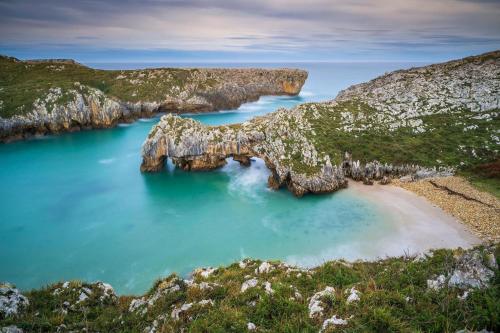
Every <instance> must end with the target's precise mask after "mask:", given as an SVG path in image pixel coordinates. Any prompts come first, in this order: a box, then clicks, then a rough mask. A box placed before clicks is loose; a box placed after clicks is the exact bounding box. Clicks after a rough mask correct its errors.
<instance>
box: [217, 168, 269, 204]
mask: <svg viewBox="0 0 500 333" xmlns="http://www.w3.org/2000/svg"><path fill="white" fill-rule="evenodd" d="M253 160H254V161H253V162H252V164H251V165H250V167H243V166H240V165H239V162H236V161H233V160H232V159H229V160H228V162H229V163H228V164H227V165H226V166H225V167H224V168H223V171H224V172H227V173H228V174H229V175H230V177H231V179H230V181H229V185H228V190H229V193H230V194H231V195H234V196H240V197H246V198H250V199H252V200H261V199H262V198H261V196H262V194H263V193H265V192H266V184H267V178H268V177H269V174H270V171H269V170H268V169H267V168H266V165H265V163H264V161H263V160H262V159H260V158H255V159H253Z"/></svg>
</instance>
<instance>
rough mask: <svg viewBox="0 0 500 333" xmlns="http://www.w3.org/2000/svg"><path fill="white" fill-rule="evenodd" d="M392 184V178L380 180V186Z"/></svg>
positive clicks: (385, 177)
mask: <svg viewBox="0 0 500 333" xmlns="http://www.w3.org/2000/svg"><path fill="white" fill-rule="evenodd" d="M391 182H392V181H391V178H389V177H387V176H384V177H383V178H382V179H381V180H380V182H379V184H380V185H388V184H390V183H391Z"/></svg>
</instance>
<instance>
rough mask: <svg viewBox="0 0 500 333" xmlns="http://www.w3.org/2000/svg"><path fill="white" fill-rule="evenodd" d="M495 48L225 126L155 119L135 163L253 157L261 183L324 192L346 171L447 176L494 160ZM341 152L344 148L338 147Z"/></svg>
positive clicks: (499, 64) (498, 55) (198, 166)
mask: <svg viewBox="0 0 500 333" xmlns="http://www.w3.org/2000/svg"><path fill="white" fill-rule="evenodd" d="M499 88H500V52H492V53H489V54H485V55H481V56H478V57H471V58H466V59H462V60H458V61H454V62H449V63H444V64H438V65H432V66H427V67H422V68H417V69H410V70H406V71H396V72H394V73H390V74H387V75H385V76H382V77H380V78H377V79H375V80H373V81H370V82H368V83H365V84H361V85H356V86H353V87H351V88H348V89H347V90H345V91H343V92H341V93H340V94H339V95H338V97H337V98H336V99H335V100H333V101H330V102H325V103H307V104H302V105H299V106H297V107H295V108H293V109H291V110H286V109H280V110H277V111H276V112H274V113H271V114H268V115H266V116H264V117H258V118H255V119H253V120H251V121H248V122H245V123H242V124H238V125H232V126H216V127H209V126H204V125H202V124H200V123H198V122H196V121H193V120H190V119H181V118H179V117H175V116H172V115H168V116H164V117H162V119H161V121H160V122H159V123H158V124H157V125H156V126H154V127H153V129H152V130H151V132H150V134H149V136H148V138H147V140H146V141H145V143H144V145H143V151H142V155H143V162H142V165H141V170H142V171H159V170H161V169H162V168H163V165H164V160H165V158H172V160H173V162H174V164H175V165H176V166H178V167H181V168H183V169H185V170H206V169H213V168H217V167H220V166H222V165H224V164H225V159H226V158H227V157H233V158H234V159H235V160H238V161H240V162H242V163H243V164H248V163H249V158H250V157H252V156H257V157H261V158H262V159H264V161H265V162H266V165H267V166H268V167H269V168H270V169H271V170H272V173H273V175H272V176H271V177H270V179H269V186H271V187H273V188H277V187H280V186H282V185H286V186H287V187H288V188H289V189H290V190H291V191H292V192H293V193H294V194H296V195H298V196H301V195H303V194H305V193H308V192H312V193H322V192H331V191H335V190H337V189H339V188H342V187H344V186H346V179H345V178H346V177H352V178H354V179H357V180H363V181H364V182H365V183H366V184H371V183H373V180H381V181H382V182H383V183H387V182H389V181H390V178H391V177H402V176H408V178H409V179H413V178H424V177H430V176H436V175H450V174H452V173H453V170H455V169H457V168H463V167H467V166H472V165H476V164H479V163H483V162H488V161H491V160H494V159H496V158H498V144H499V143H500V141H499V139H498V129H499V128H500V121H499V117H498V115H499V112H498V108H499V100H500V93H499V91H500V89H499ZM345 152H348V153H347V154H345Z"/></svg>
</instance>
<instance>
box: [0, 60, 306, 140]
mask: <svg viewBox="0 0 500 333" xmlns="http://www.w3.org/2000/svg"><path fill="white" fill-rule="evenodd" d="M306 78H307V72H306V71H302V70H296V69H275V70H265V69H204V68H200V69H196V68H186V69H175V68H155V69H143V70H114V71H113V70H96V69H92V68H89V67H86V66H84V65H81V64H79V63H77V62H75V61H73V60H65V59H52V60H50V59H49V60H28V61H20V60H18V59H16V58H12V57H5V56H0V142H2V141H3V142H5V141H11V140H15V139H21V138H25V137H30V136H33V135H43V134H46V133H59V132H66V131H75V130H80V129H88V128H107V127H112V126H115V125H116V124H117V123H119V122H131V121H133V120H135V119H137V118H139V117H150V116H152V115H154V114H156V113H157V112H176V113H186V112H189V113H191V112H209V111H217V110H222V109H235V108H238V107H239V106H240V105H241V104H242V103H245V102H249V101H255V100H257V99H258V98H259V97H260V96H263V95H296V94H298V93H299V92H300V89H301V88H302V85H303V84H304V82H305V80H306Z"/></svg>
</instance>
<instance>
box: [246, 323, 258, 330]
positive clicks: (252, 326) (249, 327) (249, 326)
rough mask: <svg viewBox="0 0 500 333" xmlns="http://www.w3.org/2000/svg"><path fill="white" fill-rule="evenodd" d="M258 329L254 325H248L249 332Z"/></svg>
mask: <svg viewBox="0 0 500 333" xmlns="http://www.w3.org/2000/svg"><path fill="white" fill-rule="evenodd" d="M256 329H257V326H255V324H254V323H247V330H249V331H255V330H256Z"/></svg>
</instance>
